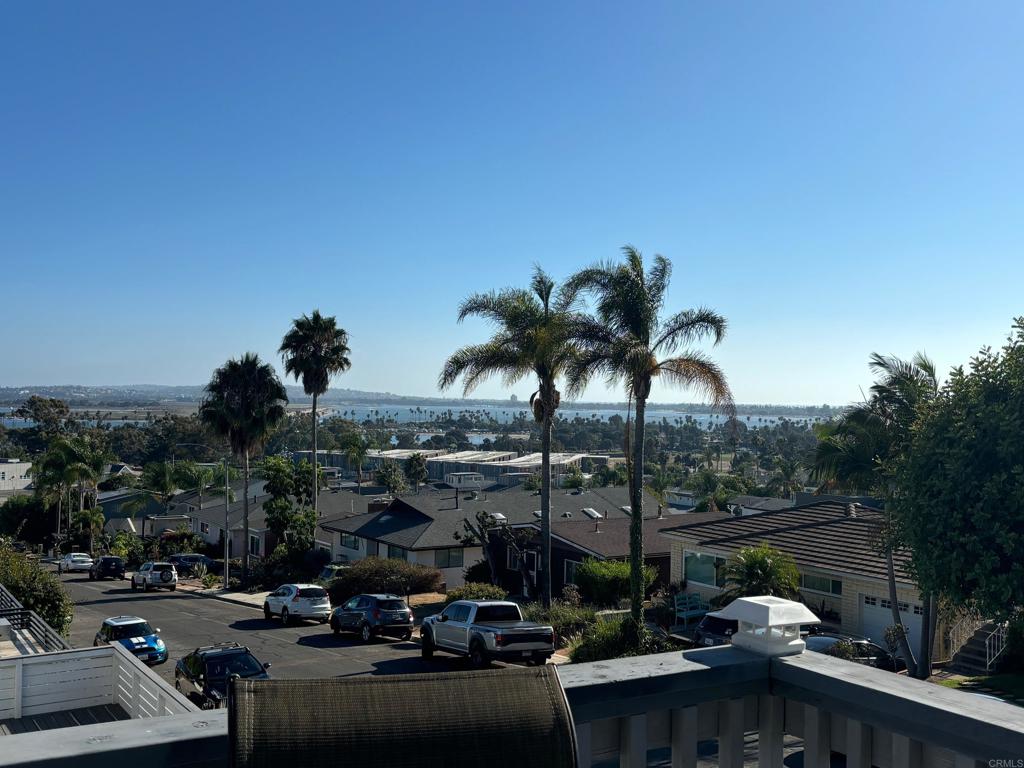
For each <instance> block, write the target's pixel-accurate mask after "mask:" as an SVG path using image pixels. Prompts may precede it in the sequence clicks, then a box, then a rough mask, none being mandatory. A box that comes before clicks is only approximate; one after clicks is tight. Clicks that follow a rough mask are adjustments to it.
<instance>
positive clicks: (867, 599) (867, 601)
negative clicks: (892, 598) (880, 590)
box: [864, 595, 888, 606]
mask: <svg viewBox="0 0 1024 768" xmlns="http://www.w3.org/2000/svg"><path fill="white" fill-rule="evenodd" d="M886 602H888V601H886ZM864 605H874V606H877V605H878V598H877V597H872V596H871V595H864Z"/></svg>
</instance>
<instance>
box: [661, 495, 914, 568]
mask: <svg viewBox="0 0 1024 768" xmlns="http://www.w3.org/2000/svg"><path fill="white" fill-rule="evenodd" d="M882 521H883V517H882V512H881V511H880V510H878V509H873V508H871V507H864V506H860V505H857V506H855V507H854V514H852V515H851V514H850V511H849V509H848V505H847V504H844V503H842V502H837V501H820V502H815V503H812V504H805V505H803V506H800V507H790V508H789V509H784V510H779V511H777V512H759V513H757V514H753V515H745V516H743V517H730V518H728V519H723V520H717V521H715V520H713V521H708V522H695V523H691V524H683V525H677V526H675V527H672V528H668V529H665V530H663V531H662V532H661V535H662V536H665V537H669V538H670V539H677V540H684V541H686V542H687V545H688V546H693V547H695V548H703V549H707V550H710V551H712V552H715V553H721V554H731V553H733V552H736V551H738V550H740V549H741V548H743V547H750V546H756V545H758V544H760V543H762V542H767V543H768V544H770V545H771V546H773V547H775V548H776V549H779V550H781V551H783V552H786V553H788V554H789V555H791V556H792V557H793V559H794V560H796V564H797V566H798V567H801V568H814V569H817V570H821V571H826V572H827V571H831V572H834V573H846V574H851V575H856V576H866V577H868V578H874V579H885V578H887V575H886V567H885V558H884V557H883V556H882V554H881V553H880V551H879V549H878V535H879V531H880V528H881V524H882ZM893 561H894V566H895V571H896V580H897V581H900V582H903V583H906V584H913V579H912V578H911V576H910V571H909V562H910V554H909V553H908V552H906V551H898V552H896V553H895V555H894V557H893Z"/></svg>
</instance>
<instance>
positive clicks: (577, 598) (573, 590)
mask: <svg viewBox="0 0 1024 768" xmlns="http://www.w3.org/2000/svg"><path fill="white" fill-rule="evenodd" d="M562 602H563V603H568V604H569V605H574V606H580V605H583V594H582V593H581V592H580V588H579V587H577V586H576V585H575V584H566V585H565V586H564V587H562Z"/></svg>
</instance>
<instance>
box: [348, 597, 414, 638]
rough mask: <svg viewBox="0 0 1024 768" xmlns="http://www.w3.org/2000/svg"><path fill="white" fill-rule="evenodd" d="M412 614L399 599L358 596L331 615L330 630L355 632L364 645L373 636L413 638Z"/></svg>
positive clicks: (403, 601)
mask: <svg viewBox="0 0 1024 768" xmlns="http://www.w3.org/2000/svg"><path fill="white" fill-rule="evenodd" d="M412 627H413V615H412V610H411V609H410V608H409V606H408V605H406V604H405V600H403V599H402V598H400V597H399V596H398V595H356V596H355V597H353V598H352V599H351V600H348V601H346V602H345V604H344V605H342V606H340V607H338V608H335V609H334V610H333V611H331V629H333V630H334V634H338V633H339V632H356V633H358V634H359V636H360V637H361V638H362V640H363V642H364V643H368V642H370V638H372V637H373V636H374V635H392V636H394V637H400V638H402V639H403V640H408V639H409V638H410V637H412Z"/></svg>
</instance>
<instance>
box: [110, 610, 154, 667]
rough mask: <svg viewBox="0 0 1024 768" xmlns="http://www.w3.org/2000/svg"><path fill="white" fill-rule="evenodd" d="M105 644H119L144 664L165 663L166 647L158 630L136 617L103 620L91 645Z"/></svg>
mask: <svg viewBox="0 0 1024 768" xmlns="http://www.w3.org/2000/svg"><path fill="white" fill-rule="evenodd" d="M107 643H120V644H121V645H122V646H124V648H125V649H126V650H127V651H128V652H129V653H132V654H134V655H135V657H136V658H137V659H138V660H139V661H143V662H145V663H146V664H163V663H164V662H165V661H167V646H166V645H164V641H163V640H162V639H161V638H160V628H159V627H157V628H156V629H153V627H151V626H150V625H149V622H148V621H146V620H145V619H140V618H139V617H138V616H111V617H110V618H109V619H104V621H103V624H102V625H101V626H100V630H99V632H97V633H96V637H95V638H94V639H93V641H92V644H93V645H106V644H107Z"/></svg>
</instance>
